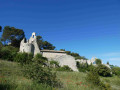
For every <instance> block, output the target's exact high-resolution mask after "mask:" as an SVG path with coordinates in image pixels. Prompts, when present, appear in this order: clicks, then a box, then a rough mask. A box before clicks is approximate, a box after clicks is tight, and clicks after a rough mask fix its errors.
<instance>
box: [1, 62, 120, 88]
mask: <svg viewBox="0 0 120 90" xmlns="http://www.w3.org/2000/svg"><path fill="white" fill-rule="evenodd" d="M21 70H22V68H21V67H20V66H19V65H18V64H17V63H15V62H10V61H4V60H0V90H6V89H7V90H73V89H74V90H99V88H98V87H96V86H94V85H92V84H90V83H88V82H87V81H86V80H85V77H86V74H85V73H82V72H57V78H58V79H60V81H61V82H62V84H63V87H61V88H51V87H49V86H47V87H46V86H45V85H42V84H34V83H33V82H32V81H31V80H29V79H26V78H25V77H24V76H23V73H22V71H21ZM101 80H102V81H104V82H107V83H110V85H111V87H112V89H113V90H119V89H120V78H118V77H107V78H106V77H105V78H103V77H102V78H101Z"/></svg>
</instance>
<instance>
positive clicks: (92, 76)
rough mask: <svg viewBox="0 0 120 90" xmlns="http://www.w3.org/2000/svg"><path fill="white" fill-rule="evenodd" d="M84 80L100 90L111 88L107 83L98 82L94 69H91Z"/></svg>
mask: <svg viewBox="0 0 120 90" xmlns="http://www.w3.org/2000/svg"><path fill="white" fill-rule="evenodd" d="M86 80H87V81H89V82H91V83H92V84H93V85H96V86H98V87H99V88H101V89H102V90H111V86H110V84H109V83H103V82H102V81H101V80H100V77H99V75H98V73H97V72H96V71H95V68H92V69H91V70H90V72H89V73H88V74H87V76H86Z"/></svg>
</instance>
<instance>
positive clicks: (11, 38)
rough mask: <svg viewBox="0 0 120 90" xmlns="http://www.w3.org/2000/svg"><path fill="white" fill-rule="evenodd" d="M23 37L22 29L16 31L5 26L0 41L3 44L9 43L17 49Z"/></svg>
mask: <svg viewBox="0 0 120 90" xmlns="http://www.w3.org/2000/svg"><path fill="white" fill-rule="evenodd" d="M24 37H25V35H24V31H23V30H22V29H16V28H14V27H10V26H5V27H4V29H3V34H2V41H4V43H5V44H7V42H10V43H11V45H12V46H15V47H19V46H20V41H21V40H22V39H23V38H24Z"/></svg>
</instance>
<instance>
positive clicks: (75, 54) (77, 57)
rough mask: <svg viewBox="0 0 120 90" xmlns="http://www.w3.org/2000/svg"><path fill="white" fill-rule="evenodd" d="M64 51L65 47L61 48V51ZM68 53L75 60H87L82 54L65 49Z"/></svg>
mask: <svg viewBox="0 0 120 90" xmlns="http://www.w3.org/2000/svg"><path fill="white" fill-rule="evenodd" d="M62 50H63V51H65V49H61V51H62ZM65 52H66V53H67V54H68V55H71V56H73V57H75V60H77V59H83V60H88V59H87V58H86V57H84V56H80V55H79V54H78V53H74V52H71V51H65Z"/></svg>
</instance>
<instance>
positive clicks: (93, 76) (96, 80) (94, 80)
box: [86, 69, 100, 85]
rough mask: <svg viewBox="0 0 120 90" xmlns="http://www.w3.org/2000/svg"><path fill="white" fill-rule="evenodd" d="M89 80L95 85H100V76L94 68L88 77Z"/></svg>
mask: <svg viewBox="0 0 120 90" xmlns="http://www.w3.org/2000/svg"><path fill="white" fill-rule="evenodd" d="M86 80H87V81H90V82H92V83H93V84H95V85H99V84H100V78H99V75H98V73H97V72H95V71H94V69H92V70H91V71H90V72H89V73H88V74H87V77H86Z"/></svg>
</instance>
